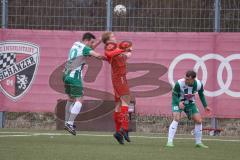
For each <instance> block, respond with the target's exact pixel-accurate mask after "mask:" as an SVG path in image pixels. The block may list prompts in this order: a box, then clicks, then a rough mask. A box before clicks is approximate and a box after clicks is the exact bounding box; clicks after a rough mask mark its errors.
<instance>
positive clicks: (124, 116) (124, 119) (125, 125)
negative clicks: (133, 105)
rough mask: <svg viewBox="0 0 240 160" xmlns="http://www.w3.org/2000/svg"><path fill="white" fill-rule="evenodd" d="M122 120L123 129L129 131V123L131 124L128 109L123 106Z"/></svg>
mask: <svg viewBox="0 0 240 160" xmlns="http://www.w3.org/2000/svg"><path fill="white" fill-rule="evenodd" d="M121 120H122V128H123V129H124V130H126V131H128V122H129V115H128V107H127V106H122V107H121Z"/></svg>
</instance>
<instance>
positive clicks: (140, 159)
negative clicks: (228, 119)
mask: <svg viewBox="0 0 240 160" xmlns="http://www.w3.org/2000/svg"><path fill="white" fill-rule="evenodd" d="M131 136H132V137H131V139H132V142H131V143H127V142H126V144H125V145H119V144H118V143H117V142H116V141H115V140H114V139H113V136H112V133H102V132H100V133H96V132H78V135H77V136H72V135H69V134H68V133H67V132H62V131H60V132H59V131H51V132H46V131H42V132H41V131H34V130H33V131H29V130H9V129H8V130H6V129H0V160H239V159H240V139H239V137H220V136H217V137H206V136H205V137H204V141H203V142H204V143H205V144H206V145H208V146H209V149H199V148H195V146H194V139H193V136H191V135H187V136H183V135H177V137H176V140H175V147H174V148H165V147H164V146H165V144H166V140H167V138H166V135H160V134H151V135H149V134H148V135H147V134H140V133H131Z"/></svg>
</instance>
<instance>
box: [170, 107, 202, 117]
mask: <svg viewBox="0 0 240 160" xmlns="http://www.w3.org/2000/svg"><path fill="white" fill-rule="evenodd" d="M182 111H184V112H185V113H186V115H187V117H188V119H191V118H192V116H193V115H194V114H196V113H199V110H198V107H197V106H196V104H195V103H189V104H184V109H183V110H182V109H180V108H179V107H178V106H172V112H180V113H181V112H182Z"/></svg>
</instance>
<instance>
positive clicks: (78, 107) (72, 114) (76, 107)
mask: <svg viewBox="0 0 240 160" xmlns="http://www.w3.org/2000/svg"><path fill="white" fill-rule="evenodd" d="M81 108H82V103H81V102H79V101H76V102H75V103H74V105H73V107H72V109H71V111H70V116H69V119H68V122H67V123H68V124H70V125H73V123H74V120H75V119H76V117H77V115H78V114H79V113H80V111H81Z"/></svg>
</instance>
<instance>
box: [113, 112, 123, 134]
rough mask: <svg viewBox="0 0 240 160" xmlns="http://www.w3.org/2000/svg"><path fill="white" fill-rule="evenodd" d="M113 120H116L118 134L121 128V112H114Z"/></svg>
mask: <svg viewBox="0 0 240 160" xmlns="http://www.w3.org/2000/svg"><path fill="white" fill-rule="evenodd" d="M113 118H114V122H115V127H116V132H119V131H120V128H121V117H120V112H114V113H113Z"/></svg>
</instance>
